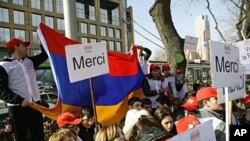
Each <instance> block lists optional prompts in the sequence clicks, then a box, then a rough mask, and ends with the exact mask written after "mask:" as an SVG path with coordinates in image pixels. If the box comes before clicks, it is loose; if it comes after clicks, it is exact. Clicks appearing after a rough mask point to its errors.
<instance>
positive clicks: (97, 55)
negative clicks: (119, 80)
mask: <svg viewBox="0 0 250 141" xmlns="http://www.w3.org/2000/svg"><path fill="white" fill-rule="evenodd" d="M65 52H66V60H67V68H68V73H69V79H70V82H71V83H73V82H77V81H80V80H84V79H87V78H91V77H94V76H98V75H102V74H106V73H109V66H108V55H107V48H106V43H94V44H77V45H68V46H65Z"/></svg>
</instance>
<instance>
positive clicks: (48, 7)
mask: <svg viewBox="0 0 250 141" xmlns="http://www.w3.org/2000/svg"><path fill="white" fill-rule="evenodd" d="M44 10H45V11H49V12H53V1H52V0H44Z"/></svg>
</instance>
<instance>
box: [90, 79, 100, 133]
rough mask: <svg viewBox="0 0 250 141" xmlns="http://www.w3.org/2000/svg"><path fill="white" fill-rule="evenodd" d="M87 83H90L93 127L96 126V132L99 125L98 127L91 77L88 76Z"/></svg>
mask: <svg viewBox="0 0 250 141" xmlns="http://www.w3.org/2000/svg"><path fill="white" fill-rule="evenodd" d="M89 84H90V93H91V100H92V107H93V112H94V117H95V127H96V132H98V131H99V127H98V122H97V114H96V105H95V96H94V90H93V81H92V78H89Z"/></svg>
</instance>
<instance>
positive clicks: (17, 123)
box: [8, 106, 44, 141]
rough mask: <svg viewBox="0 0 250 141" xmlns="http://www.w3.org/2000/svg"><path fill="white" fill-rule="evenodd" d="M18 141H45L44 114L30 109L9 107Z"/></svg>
mask: <svg viewBox="0 0 250 141" xmlns="http://www.w3.org/2000/svg"><path fill="white" fill-rule="evenodd" d="M8 110H9V115H10V117H11V119H12V122H13V129H14V133H15V138H16V141H27V140H28V138H27V135H28V133H27V132H29V136H30V140H31V141H44V131H43V117H42V114H41V113H40V112H38V111H36V110H34V109H32V108H30V107H21V106H9V107H8Z"/></svg>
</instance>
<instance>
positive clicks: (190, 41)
mask: <svg viewBox="0 0 250 141" xmlns="http://www.w3.org/2000/svg"><path fill="white" fill-rule="evenodd" d="M197 43H198V38H196V37H191V36H186V37H185V42H184V49H189V50H196V47H197Z"/></svg>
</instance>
